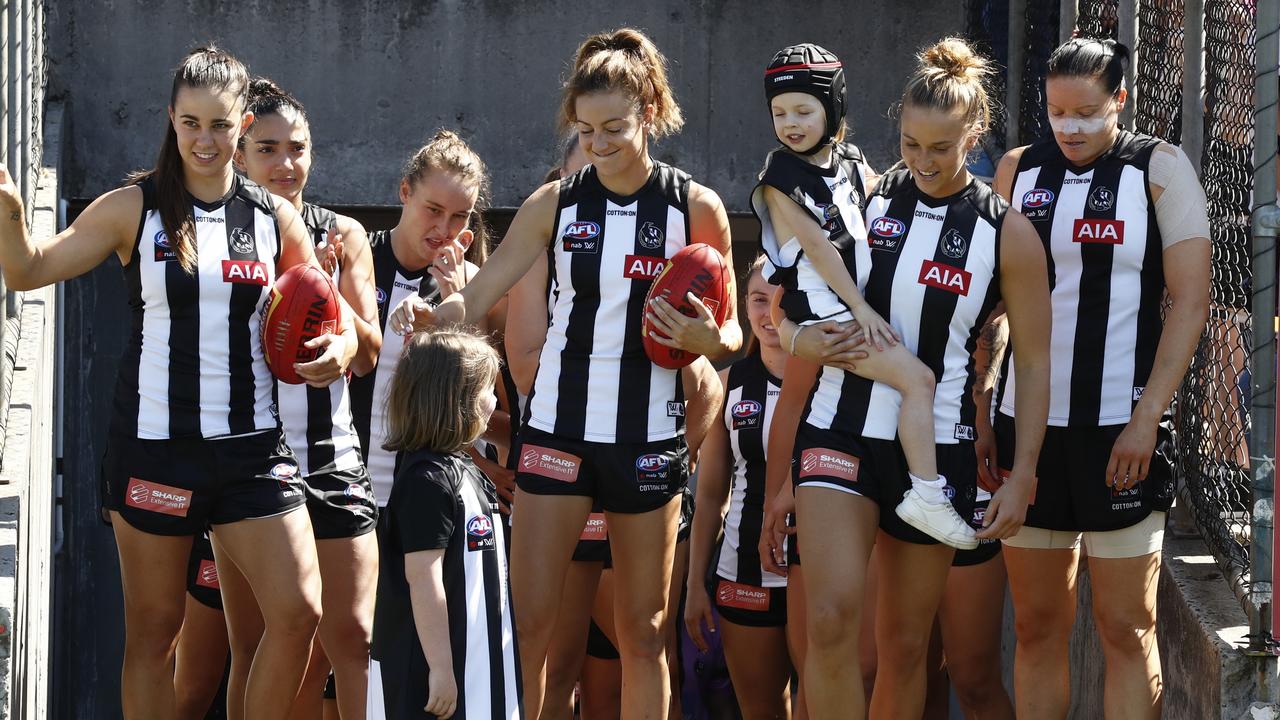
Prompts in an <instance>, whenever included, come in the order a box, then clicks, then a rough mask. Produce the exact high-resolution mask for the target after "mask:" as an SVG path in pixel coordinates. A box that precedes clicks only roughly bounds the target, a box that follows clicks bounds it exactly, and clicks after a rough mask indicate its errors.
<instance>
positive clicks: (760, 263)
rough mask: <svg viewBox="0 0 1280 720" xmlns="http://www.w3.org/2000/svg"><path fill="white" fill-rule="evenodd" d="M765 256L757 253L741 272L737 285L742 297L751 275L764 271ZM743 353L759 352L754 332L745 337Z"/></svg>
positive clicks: (747, 291)
mask: <svg viewBox="0 0 1280 720" xmlns="http://www.w3.org/2000/svg"><path fill="white" fill-rule="evenodd" d="M765 257H766V256H765V254H764V253H760V254H759V255H757V256H756V259H755V260H752V261H751V264H750V265H748V266H747V271H746V272H744V273H742V281H741V283H739V285H738V287H740V288H742V294H743V297H744V298H745V297H746V295H747V294H748V293H749V292H750V290H748V289H747V288H748V286H749V285H750V284H751V276H752V275H755V274H756V273H763V272H764V261H765ZM747 326H748V327H750V326H751V323H747ZM743 354H744V355H759V354H760V340H759V338H757V337H756V334H755V333H751V336H750V337H748V338H747V348H746V352H744V353H743Z"/></svg>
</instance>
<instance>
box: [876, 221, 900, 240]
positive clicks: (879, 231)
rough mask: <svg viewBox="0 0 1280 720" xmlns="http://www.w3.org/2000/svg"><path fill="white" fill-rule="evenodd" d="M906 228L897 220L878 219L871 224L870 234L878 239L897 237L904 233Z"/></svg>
mask: <svg viewBox="0 0 1280 720" xmlns="http://www.w3.org/2000/svg"><path fill="white" fill-rule="evenodd" d="M906 230H907V226H906V225H905V224H904V223H903V222H902V221H901V220H899V219H897V218H891V217H880V218H876V220H875V222H873V223H871V232H873V233H875V234H876V235H879V236H880V237H886V238H890V237H898V236H899V235H901V234H902V233H904V232H906Z"/></svg>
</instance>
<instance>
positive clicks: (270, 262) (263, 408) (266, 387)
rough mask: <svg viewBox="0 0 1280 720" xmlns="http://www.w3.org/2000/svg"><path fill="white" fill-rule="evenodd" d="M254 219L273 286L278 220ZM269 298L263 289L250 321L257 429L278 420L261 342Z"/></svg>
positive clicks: (256, 212) (258, 215)
mask: <svg viewBox="0 0 1280 720" xmlns="http://www.w3.org/2000/svg"><path fill="white" fill-rule="evenodd" d="M253 218H254V233H253V237H254V240H255V241H256V242H257V244H258V259H259V260H260V261H261V262H262V264H263V265H264V267H265V269H266V271H267V280H268V282H269V283H271V284H274V283H275V279H276V263H275V256H276V254H277V253H278V249H279V247H280V238H279V237H277V235H276V221H275V218H273V217H272V216H271V215H269V214H267V213H265V212H263V211H262V210H258V209H255V210H254V212H253ZM268 287H270V285H268ZM270 298H271V293H270V292H269V291H268V290H267V288H263V289H262V292H261V293H259V294H258V306H257V312H255V313H254V314H253V315H252V316H251V317H250V318H249V349H250V352H251V353H252V354H253V383H254V393H255V395H254V402H253V420H254V427H256V428H258V429H264V428H271V427H275V426H276V425H277V421H276V419H275V417H273V416H272V414H271V403H272V396H271V389H272V386H274V385H275V380H274V379H273V378H272V376H271V369H270V368H269V367H267V357H266V354H265V353H264V352H263V350H262V342H261V340H260V338H261V337H262V326H261V323H262V307H263V305H265V304H266V302H267V300H269V299H270Z"/></svg>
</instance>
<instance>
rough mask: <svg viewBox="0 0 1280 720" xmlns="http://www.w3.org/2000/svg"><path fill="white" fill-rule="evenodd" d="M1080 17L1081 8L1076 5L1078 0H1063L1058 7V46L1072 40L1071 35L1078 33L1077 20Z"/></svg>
mask: <svg viewBox="0 0 1280 720" xmlns="http://www.w3.org/2000/svg"><path fill="white" fill-rule="evenodd" d="M1078 17H1080V8H1079V7H1077V5H1076V0H1062V2H1061V4H1060V5H1059V6H1058V44H1059V45H1061V44H1062V43H1064V42H1066V41H1068V40H1070V39H1071V33H1073V32H1075V31H1076V18H1078Z"/></svg>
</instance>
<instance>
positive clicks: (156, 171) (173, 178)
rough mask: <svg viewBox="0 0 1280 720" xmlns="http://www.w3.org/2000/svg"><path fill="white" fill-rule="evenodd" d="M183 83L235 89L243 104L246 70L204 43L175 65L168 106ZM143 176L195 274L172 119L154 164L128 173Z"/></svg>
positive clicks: (133, 178) (136, 179) (135, 178)
mask: <svg viewBox="0 0 1280 720" xmlns="http://www.w3.org/2000/svg"><path fill="white" fill-rule="evenodd" d="M184 87H188V88H201V89H205V90H211V91H213V92H217V93H222V92H231V93H234V94H235V95H236V96H237V100H238V101H239V103H240V107H241V108H244V107H245V105H246V100H247V92H248V89H249V71H248V70H247V69H246V68H245V66H244V63H241V62H240V61H239V60H237V59H236V58H235V57H234V56H232V55H231V53H228V52H226V51H225V50H220V49H218V48H217V47H214V46H213V45H205V46H202V47H197V48H195V49H193V50H192V51H191V52H189V53H187V56H186V57H184V58H183V59H182V62H181V63H179V64H178V67H177V68H175V69H174V71H173V88H172V89H171V90H170V92H169V107H173V104H174V102H176V101H177V99H178V90H179V89H180V88H184ZM146 178H151V179H152V182H154V183H155V187H156V205H157V206H158V208H159V210H160V224H161V226H163V227H164V233H165V235H167V236H168V238H169V243H170V245H171V246H172V247H173V251H174V252H175V253H176V254H177V256H178V264H179V265H181V266H182V269H183V270H185V271H186V272H187V273H188V274H194V273H195V269H196V248H195V227H194V225H195V222H194V221H193V220H192V219H191V205H190V203H189V201H188V200H187V189H186V186H185V185H184V184H183V179H182V155H181V153H180V152H179V151H178V135H177V133H176V132H175V131H174V129H173V122H172V121H169V122H166V123H165V130H164V141H163V143H162V144H161V145H160V155H159V157H157V158H156V166H155V168H153V169H151V170H146V171H143V172H140V173H133V174H131V175H130V176H129V178H128V182H130V183H132V184H137V183H140V182H142V181H143V180H144V179H146Z"/></svg>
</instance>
